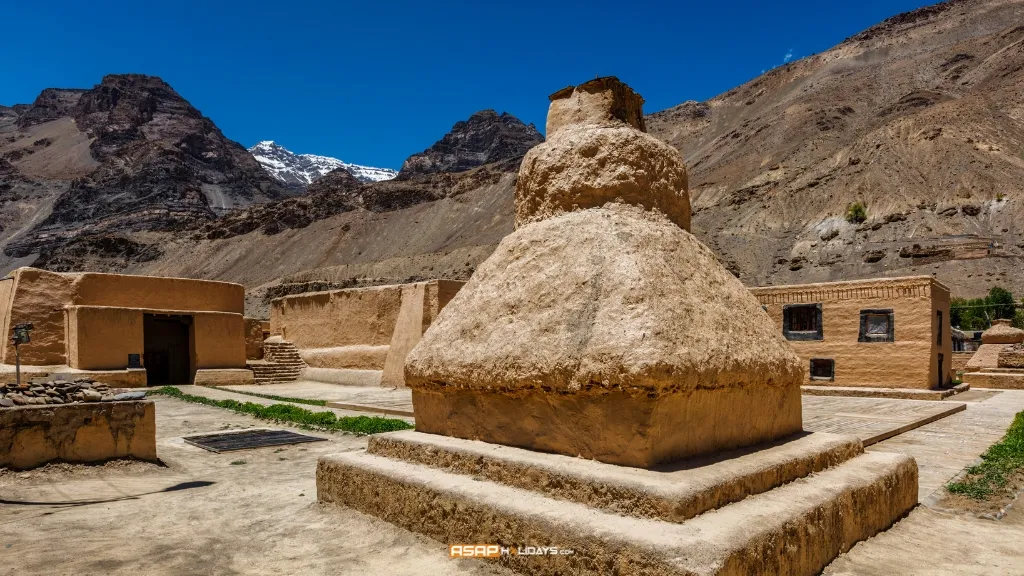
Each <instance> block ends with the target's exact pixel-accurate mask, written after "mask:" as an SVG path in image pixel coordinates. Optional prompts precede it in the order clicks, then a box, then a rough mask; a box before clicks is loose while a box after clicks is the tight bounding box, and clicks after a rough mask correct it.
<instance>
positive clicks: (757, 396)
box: [412, 386, 803, 468]
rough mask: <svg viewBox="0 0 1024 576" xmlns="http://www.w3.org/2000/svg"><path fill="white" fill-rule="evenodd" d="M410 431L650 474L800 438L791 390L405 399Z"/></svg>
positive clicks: (459, 394) (795, 390)
mask: <svg viewBox="0 0 1024 576" xmlns="http://www.w3.org/2000/svg"><path fill="white" fill-rule="evenodd" d="M412 402H413V406H414V412H415V415H416V430H418V431H420V432H426V433H429V434H440V435H444V436H454V437H456V438H465V439H470V440H481V441H484V442H490V443H493V444H502V445H506V446H519V447H522V448H529V449H531V450H537V451H541V452H553V453H557V454H565V455H568V456H581V457H583V458H587V459H592V460H599V461H601V462H605V463H610V464H619V465H622V466H635V467H640V468H650V467H653V466H656V465H658V464H662V463H666V462H673V461H676V460H680V459H683V458H690V457H694V456H700V455H704V454H709V453H712V452H717V451H721V450H729V449H733V448H742V447H744V446H752V445H755V444H761V443H764V442H771V441H774V440H778V439H781V438H785V437H787V436H791V435H793V434H796V433H799V432H801V431H802V429H803V428H802V420H801V418H802V414H801V405H800V387H799V386H787V387H775V388H767V387H756V388H754V387H749V388H747V387H730V388H716V389H699V390H689V391H680V392H676V393H671V394H661V395H659V396H657V397H651V396H647V395H641V396H634V395H630V394H627V393H625V392H620V391H609V392H604V391H602V392H599V393H579V394H560V393H554V392H551V393H548V392H543V391H539V390H531V391H526V392H519V393H515V394H506V393H502V392H497V391H490V390H469V389H461V390H452V389H445V390H444V391H443V392H442V391H433V390H422V389H418V390H413V393H412Z"/></svg>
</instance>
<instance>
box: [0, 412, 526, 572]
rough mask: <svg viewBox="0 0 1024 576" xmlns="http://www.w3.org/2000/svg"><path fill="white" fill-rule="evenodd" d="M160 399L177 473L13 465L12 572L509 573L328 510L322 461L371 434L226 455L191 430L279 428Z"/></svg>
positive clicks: (4, 510) (5, 559)
mask: <svg viewBox="0 0 1024 576" xmlns="http://www.w3.org/2000/svg"><path fill="white" fill-rule="evenodd" d="M156 402H157V428H158V431H157V437H158V440H157V447H158V453H159V455H160V457H161V458H162V459H164V461H165V463H166V464H167V467H166V468H161V467H156V466H151V465H134V466H107V467H103V468H86V469H85V470H82V468H78V469H77V472H72V473H68V472H67V471H66V469H67V468H71V469H74V468H75V467H54V469H51V470H44V471H33V472H23V473H12V472H7V473H4V474H0V501H2V502H0V574H3V575H5V576H6V575H11V576H13V575H18V576H25V575H31V574H46V575H54V574H69V575H70V574H75V575H85V574H126V575H131V576H142V575H146V576H149V575H178V574H181V575H185V574H188V575H192V574H310V575H313V574H380V575H386V576H398V575H406V574H407V575H420V574H431V575H436V576H442V575H449V574H507V572H504V571H502V570H499V569H497V568H496V567H493V566H488V565H485V564H482V563H479V562H477V561H470V560H458V561H453V560H451V559H450V558H448V554H447V549H446V547H445V546H444V545H443V544H440V543H438V542H435V541H433V540H430V539H428V538H425V537H422V536H419V535H416V534H412V533H410V532H407V531H405V530H401V529H398V528H396V527H394V526H391V525H390V524H388V523H386V522H383V521H381V520H378V519H376V518H372V517H369V516H365V515H362V514H360V513H358V512H354V511H351V510H346V509H342V508H338V507H326V508H321V507H320V505H318V504H317V502H316V486H315V476H314V470H315V467H316V459H317V457H319V456H320V455H323V454H328V453H332V452H338V451H345V450H356V449H359V448H363V447H365V445H366V439H365V438H362V437H357V436H349V435H343V434H319V435H320V436H327V437H329V438H330V441H329V442H316V443H311V444H301V445H297V446H290V447H284V448H280V449H278V448H262V449H257V450H247V451H243V452H235V453H224V454H214V453H212V452H206V451H204V450H201V449H199V448H195V447H193V446H189V445H186V444H185V443H184V442H183V441H182V440H181V436H183V435H188V434H194V433H200V432H214V431H217V430H220V429H222V428H224V427H226V426H230V427H233V428H239V427H262V426H265V423H262V422H260V421H257V420H255V419H253V418H250V417H248V416H243V415H236V414H233V413H231V412H228V411H226V410H221V409H217V408H211V407H206V406H199V405H194V404H187V403H184V402H181V401H178V400H175V399H171V398H158V399H157V400H156ZM300 432H301V431H300ZM307 433H308V432H307ZM240 460H244V461H245V464H232V462H237V461H240Z"/></svg>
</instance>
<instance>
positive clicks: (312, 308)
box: [270, 285, 402, 370]
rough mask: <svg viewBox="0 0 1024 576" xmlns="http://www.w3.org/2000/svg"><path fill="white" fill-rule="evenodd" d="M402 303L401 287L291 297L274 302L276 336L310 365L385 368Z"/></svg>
mask: <svg viewBox="0 0 1024 576" xmlns="http://www.w3.org/2000/svg"><path fill="white" fill-rule="evenodd" d="M401 305H402V286H401V285H393V286H377V287H373V288H359V289H351V290H332V291H329V292H314V293H311V294H299V295H295V296H286V297H284V298H279V299H276V300H273V301H272V302H271V309H270V326H271V328H270V332H271V334H280V335H281V337H282V338H284V339H285V340H288V341H290V342H292V343H293V344H295V347H296V348H298V349H299V353H300V354H301V355H302V359H303V360H304V361H305V362H306V363H307V364H308V365H310V366H313V367H316V368H335V369H343V368H353V369H363V370H380V369H382V368H383V367H384V362H385V359H386V358H387V354H388V348H389V346H390V343H391V336H392V334H393V332H394V329H395V322H396V320H397V318H398V312H399V309H400V308H401Z"/></svg>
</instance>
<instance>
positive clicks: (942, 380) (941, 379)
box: [939, 354, 946, 388]
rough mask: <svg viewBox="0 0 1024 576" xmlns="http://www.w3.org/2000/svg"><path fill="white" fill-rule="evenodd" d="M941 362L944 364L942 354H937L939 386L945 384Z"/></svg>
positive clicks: (944, 374)
mask: <svg viewBox="0 0 1024 576" xmlns="http://www.w3.org/2000/svg"><path fill="white" fill-rule="evenodd" d="M943 364H945V358H943V356H942V354H939V388H942V387H944V386H945V385H946V373H945V372H944V371H943V369H942V368H943V366H942V365H943Z"/></svg>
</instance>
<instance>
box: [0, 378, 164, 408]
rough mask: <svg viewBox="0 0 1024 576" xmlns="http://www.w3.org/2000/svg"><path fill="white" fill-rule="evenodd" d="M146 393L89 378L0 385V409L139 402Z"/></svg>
mask: <svg viewBox="0 0 1024 576" xmlns="http://www.w3.org/2000/svg"><path fill="white" fill-rule="evenodd" d="M145 396H146V393H145V392H141V391H135V392H133V391H129V390H127V389H123V388H111V387H110V386H108V385H106V384H103V383H101V382H96V381H95V380H92V379H89V378H76V379H75V380H74V381H68V380H59V379H58V380H53V381H51V382H31V383H26V382H22V383H21V384H14V383H11V382H9V383H7V384H0V408H13V407H14V406H33V405H43V404H73V403H75V402H113V401H119V400H140V399H142V398H145Z"/></svg>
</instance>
